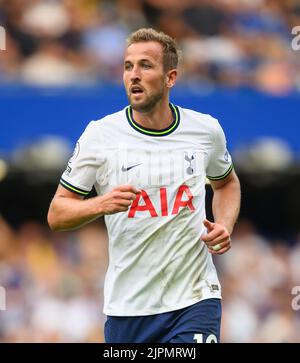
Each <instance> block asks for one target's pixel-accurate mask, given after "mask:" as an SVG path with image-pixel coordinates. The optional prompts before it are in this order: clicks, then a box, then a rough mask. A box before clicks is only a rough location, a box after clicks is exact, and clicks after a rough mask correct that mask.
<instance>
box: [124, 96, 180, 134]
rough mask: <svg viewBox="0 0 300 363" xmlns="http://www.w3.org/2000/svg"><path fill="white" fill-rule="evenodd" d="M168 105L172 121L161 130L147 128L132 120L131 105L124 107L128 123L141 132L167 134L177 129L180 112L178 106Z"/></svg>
mask: <svg viewBox="0 0 300 363" xmlns="http://www.w3.org/2000/svg"><path fill="white" fill-rule="evenodd" d="M169 106H170V109H171V111H172V114H173V122H172V123H171V125H170V126H168V127H167V128H165V129H162V130H155V129H148V128H146V127H143V126H141V125H140V124H138V123H137V122H136V121H134V119H133V116H132V107H131V106H128V107H126V117H127V120H128V122H129V125H130V126H131V127H132V128H134V129H135V130H136V131H138V132H140V133H141V134H144V135H148V136H167V135H170V134H171V133H172V132H173V131H175V130H176V129H177V127H178V125H179V122H180V113H179V109H178V107H177V106H175V105H173V104H172V103H170V104H169Z"/></svg>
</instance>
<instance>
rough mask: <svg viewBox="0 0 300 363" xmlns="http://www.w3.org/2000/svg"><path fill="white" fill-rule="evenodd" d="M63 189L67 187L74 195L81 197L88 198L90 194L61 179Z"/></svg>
mask: <svg viewBox="0 0 300 363" xmlns="http://www.w3.org/2000/svg"><path fill="white" fill-rule="evenodd" d="M59 183H60V184H61V185H62V186H63V187H65V188H66V189H68V190H70V191H71V192H73V193H76V194H79V195H83V196H86V195H88V194H89V192H87V191H85V190H82V189H79V188H76V187H74V186H73V185H72V184H70V183H68V182H67V181H65V180H64V179H62V178H61V179H60V182H59Z"/></svg>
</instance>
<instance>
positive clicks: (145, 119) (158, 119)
mask: <svg viewBox="0 0 300 363" xmlns="http://www.w3.org/2000/svg"><path fill="white" fill-rule="evenodd" d="M132 112H133V113H132V115H133V119H134V121H135V122H137V123H138V124H139V125H141V126H143V127H145V128H147V129H154V130H163V129H166V128H168V127H169V126H170V125H171V124H172V122H173V113H172V111H171V109H170V106H169V100H168V99H167V100H165V101H162V102H161V103H158V104H157V105H156V107H155V108H154V109H153V110H152V111H150V112H145V113H141V112H138V111H135V110H132Z"/></svg>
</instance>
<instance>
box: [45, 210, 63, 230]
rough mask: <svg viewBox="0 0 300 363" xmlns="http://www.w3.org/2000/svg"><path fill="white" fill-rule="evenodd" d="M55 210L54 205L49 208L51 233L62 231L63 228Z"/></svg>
mask: <svg viewBox="0 0 300 363" xmlns="http://www.w3.org/2000/svg"><path fill="white" fill-rule="evenodd" d="M53 209H54V208H53V204H51V205H50V207H49V210H48V215H47V221H48V225H49V227H50V229H51V231H55V232H57V231H61V230H62V226H61V224H60V223H59V219H58V214H57V213H56V212H55V210H53Z"/></svg>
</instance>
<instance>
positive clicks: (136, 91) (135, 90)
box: [130, 86, 144, 95]
mask: <svg viewBox="0 0 300 363" xmlns="http://www.w3.org/2000/svg"><path fill="white" fill-rule="evenodd" d="M130 92H131V93H133V94H134V95H137V94H142V93H143V92H144V91H143V89H142V87H140V86H132V87H131V88H130Z"/></svg>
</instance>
